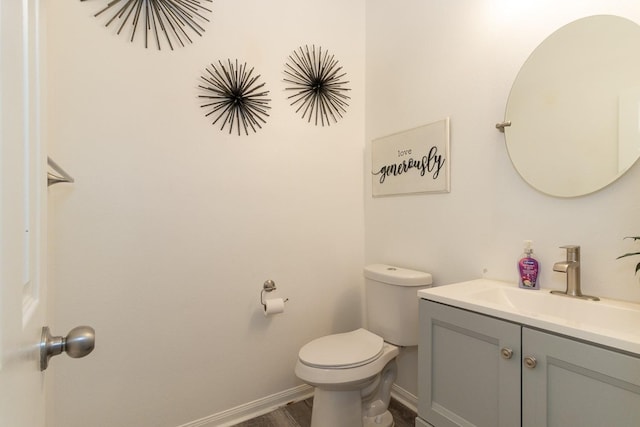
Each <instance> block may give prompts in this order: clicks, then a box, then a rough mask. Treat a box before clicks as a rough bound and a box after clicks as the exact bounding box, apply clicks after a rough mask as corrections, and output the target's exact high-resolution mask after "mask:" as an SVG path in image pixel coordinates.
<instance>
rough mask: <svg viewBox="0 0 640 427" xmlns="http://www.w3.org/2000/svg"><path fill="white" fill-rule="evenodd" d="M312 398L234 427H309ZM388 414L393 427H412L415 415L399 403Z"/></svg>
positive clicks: (393, 401) (395, 403)
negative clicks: (391, 418) (391, 419)
mask: <svg viewBox="0 0 640 427" xmlns="http://www.w3.org/2000/svg"><path fill="white" fill-rule="evenodd" d="M312 404H313V398H309V399H307V400H303V401H301V402H297V403H292V404H290V405H287V406H285V407H282V408H279V409H276V410H275V411H273V412H270V413H268V414H266V415H262V416H260V417H258V418H254V419H252V420H248V421H245V422H243V423H240V424H236V425H235V427H310V426H311V407H312ZM389 412H391V414H392V415H393V420H394V421H395V423H396V426H395V427H414V426H415V419H416V413H415V412H413V411H412V410H411V409H409V408H407V407H406V406H404V405H402V404H401V403H400V402H398V401H396V400H394V399H391V403H390V404H389Z"/></svg>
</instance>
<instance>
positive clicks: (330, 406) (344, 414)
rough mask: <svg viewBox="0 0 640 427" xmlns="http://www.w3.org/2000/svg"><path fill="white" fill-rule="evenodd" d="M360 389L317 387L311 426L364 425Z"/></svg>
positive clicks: (343, 426) (351, 426) (350, 426)
mask: <svg viewBox="0 0 640 427" xmlns="http://www.w3.org/2000/svg"><path fill="white" fill-rule="evenodd" d="M361 423H362V396H361V395H360V390H348V391H335V390H331V391H328V390H322V389H319V388H316V389H315V391H314V395H313V410H312V411H311V427H327V426H331V427H354V426H358V425H362V424H361Z"/></svg>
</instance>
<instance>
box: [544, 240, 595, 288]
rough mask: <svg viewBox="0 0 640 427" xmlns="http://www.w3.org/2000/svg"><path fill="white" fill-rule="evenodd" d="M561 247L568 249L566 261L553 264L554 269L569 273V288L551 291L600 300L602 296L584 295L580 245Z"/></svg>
mask: <svg viewBox="0 0 640 427" xmlns="http://www.w3.org/2000/svg"><path fill="white" fill-rule="evenodd" d="M561 248H562V249H566V250H567V259H566V261H560V262H556V263H555V264H553V271H557V272H559V273H565V274H566V275H567V290H566V291H564V292H563V291H551V293H552V294H555V295H562V296H567V297H573V298H580V299H588V300H592V301H600V298H598V297H594V296H591V295H584V294H583V293H582V291H581V290H580V246H576V245H567V246H561Z"/></svg>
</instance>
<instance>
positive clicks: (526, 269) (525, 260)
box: [518, 240, 540, 289]
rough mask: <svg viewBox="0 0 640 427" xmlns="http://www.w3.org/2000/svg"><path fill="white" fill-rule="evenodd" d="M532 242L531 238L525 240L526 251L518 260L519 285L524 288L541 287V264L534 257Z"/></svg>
mask: <svg viewBox="0 0 640 427" xmlns="http://www.w3.org/2000/svg"><path fill="white" fill-rule="evenodd" d="M532 243H533V242H532V241H531V240H525V241H524V253H523V254H522V256H521V257H520V261H518V286H519V287H521V288H522V289H540V282H539V281H538V272H539V264H538V260H537V259H535V258H534V257H533V248H532V247H531V245H532Z"/></svg>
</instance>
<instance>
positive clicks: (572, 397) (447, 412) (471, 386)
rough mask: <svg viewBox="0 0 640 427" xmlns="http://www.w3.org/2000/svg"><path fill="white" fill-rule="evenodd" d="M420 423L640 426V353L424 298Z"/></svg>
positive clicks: (500, 426)
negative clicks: (611, 348)
mask: <svg viewBox="0 0 640 427" xmlns="http://www.w3.org/2000/svg"><path fill="white" fill-rule="evenodd" d="M418 354H419V355H418V358H419V380H418V395H419V399H418V418H417V419H416V426H417V427H427V426H435V427H449V426H465V427H471V426H485V427H514V426H524V427H543V426H550V427H551V426H581V427H588V426H594V427H595V426H598V427H600V426H601V427H604V426H616V427H625V426H629V427H637V426H639V425H640V358H638V357H634V356H632V355H629V354H624V353H620V352H617V351H613V350H609V349H605V348H601V347H599V346H596V345H591V344H588V343H585V342H580V341H576V340H573V339H570V338H566V337H562V336H558V335H554V334H551V333H548V332H545V331H541V330H537V329H533V328H529V327H527V326H526V325H522V324H519V323H514V322H510V321H506V320H502V319H497V318H493V317H489V316H485V315H483V314H478V313H475V312H471V311H467V310H462V309H459V308H455V307H451V306H448V305H444V304H440V303H436V302H432V301H428V300H425V299H421V300H420V343H419V350H418Z"/></svg>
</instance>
